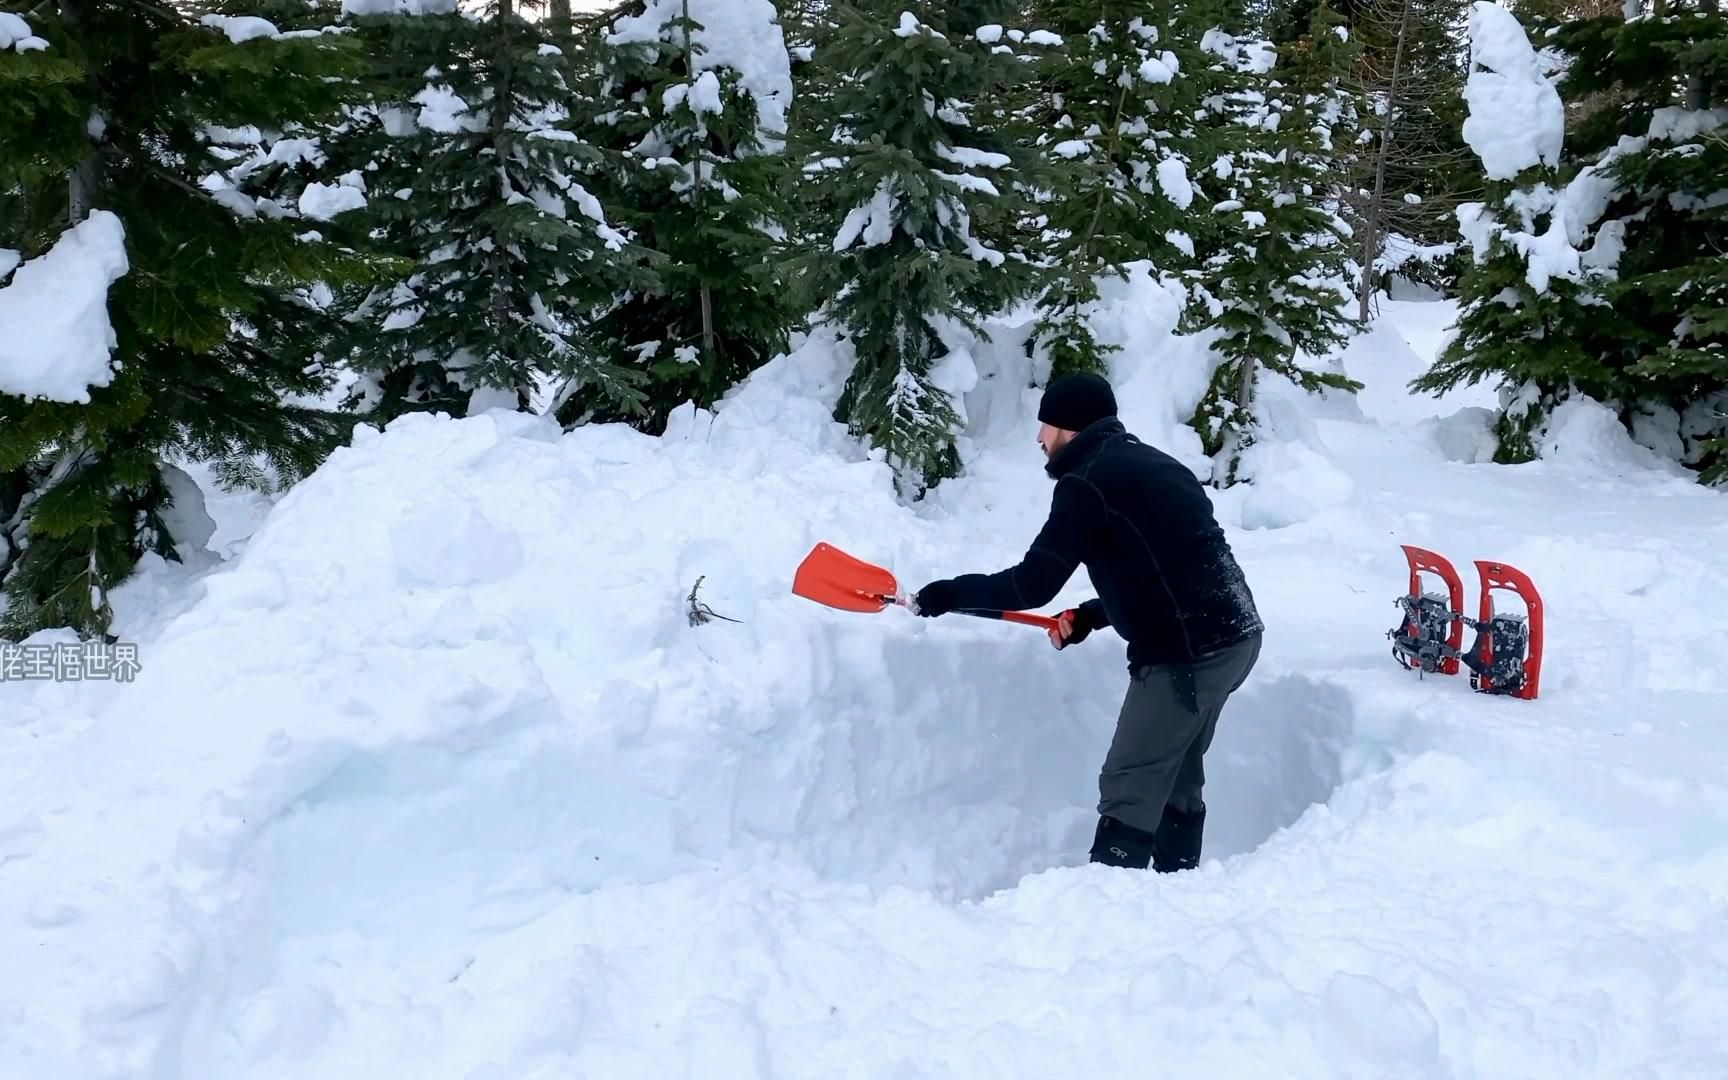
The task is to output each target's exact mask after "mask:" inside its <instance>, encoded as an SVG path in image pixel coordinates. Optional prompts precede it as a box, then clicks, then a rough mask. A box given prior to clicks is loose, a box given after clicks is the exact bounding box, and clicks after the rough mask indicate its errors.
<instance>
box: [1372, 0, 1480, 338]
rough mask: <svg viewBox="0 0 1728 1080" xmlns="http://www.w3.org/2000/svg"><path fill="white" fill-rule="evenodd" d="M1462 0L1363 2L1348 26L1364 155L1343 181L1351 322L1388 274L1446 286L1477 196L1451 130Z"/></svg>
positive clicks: (1461, 67)
mask: <svg viewBox="0 0 1728 1080" xmlns="http://www.w3.org/2000/svg"><path fill="white" fill-rule="evenodd" d="M1466 8H1467V4H1466V3H1465V0H1362V2H1360V3H1358V4H1357V5H1356V11H1355V16H1354V18H1353V19H1352V20H1351V25H1350V30H1351V34H1352V37H1353V38H1354V39H1355V40H1356V42H1357V43H1358V44H1359V45H1360V46H1361V49H1362V51H1361V58H1360V60H1359V61H1358V62H1357V64H1356V71H1355V74H1354V79H1355V81H1356V82H1357V83H1359V84H1360V86H1361V88H1362V90H1363V93H1364V94H1365V96H1366V97H1367V99H1368V100H1369V102H1370V107H1369V109H1368V112H1369V114H1370V115H1369V116H1368V117H1367V122H1366V125H1365V127H1366V130H1365V132H1364V142H1363V151H1364V152H1363V153H1362V154H1361V155H1360V156H1359V158H1358V159H1357V162H1358V168H1356V169H1355V170H1354V171H1353V172H1352V173H1351V174H1350V176H1349V177H1348V181H1347V185H1346V186H1347V189H1348V190H1347V192H1346V196H1345V207H1346V217H1347V218H1348V220H1349V221H1350V223H1351V225H1352V227H1353V229H1354V230H1355V232H1356V236H1357V245H1356V247H1355V253H1356V256H1355V257H1356V261H1357V263H1358V265H1359V266H1360V267H1361V280H1360V282H1359V284H1358V286H1357V319H1358V321H1360V322H1363V323H1366V322H1367V321H1368V320H1369V318H1370V316H1371V314H1372V310H1371V308H1372V300H1373V293H1374V290H1375V289H1376V288H1377V287H1381V286H1383V285H1384V284H1385V282H1386V279H1387V278H1388V277H1389V276H1390V275H1392V274H1398V275H1399V276H1402V277H1404V278H1406V279H1408V280H1412V281H1416V282H1420V283H1422V284H1426V285H1429V286H1431V287H1435V288H1448V287H1450V286H1451V285H1452V284H1454V283H1455V277H1456V274H1455V265H1454V260H1452V259H1451V258H1450V257H1448V254H1447V253H1448V251H1449V249H1450V248H1451V247H1452V246H1453V245H1454V241H1455V240H1456V238H1457V233H1458V222H1457V216H1456V211H1457V208H1458V206H1459V205H1461V204H1462V203H1464V202H1465V201H1468V200H1470V199H1474V198H1478V197H1480V195H1481V186H1482V185H1481V175H1480V170H1479V169H1478V168H1477V163H1476V159H1475V156H1474V155H1473V154H1471V153H1470V149H1469V147H1468V146H1466V145H1465V143H1464V140H1463V137H1462V135H1461V133H1460V127H1461V125H1462V123H1463V119H1464V96H1463V89H1464V72H1465V68H1466V67H1467V65H1468V56H1467V53H1466V51H1465V49H1464V48H1463V45H1462V43H1461V41H1460V38H1461V36H1462V35H1461V33H1460V31H1461V29H1462V27H1463V24H1464V12H1465V10H1466Z"/></svg>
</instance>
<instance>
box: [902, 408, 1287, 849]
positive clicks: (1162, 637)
mask: <svg viewBox="0 0 1728 1080" xmlns="http://www.w3.org/2000/svg"><path fill="white" fill-rule="evenodd" d="M1038 420H1039V423H1040V426H1039V429H1038V444H1039V445H1040V446H1041V447H1043V449H1044V455H1045V457H1046V458H1047V459H1048V461H1047V463H1046V465H1045V472H1046V473H1048V474H1049V476H1050V477H1051V478H1052V479H1053V480H1055V481H1056V490H1055V492H1054V494H1053V495H1052V498H1051V504H1050V516H1049V519H1048V520H1047V521H1046V522H1045V523H1044V527H1043V528H1042V529H1041V530H1040V531H1039V533H1038V536H1037V538H1036V539H1034V540H1033V541H1032V547H1031V549H1030V550H1029V551H1027V553H1026V557H1025V558H1024V559H1022V560H1021V561H1020V564H1019V565H1018V566H1014V567H1012V568H1010V569H1007V570H1003V571H1002V572H1000V573H996V574H989V575H985V574H966V575H962V576H960V577H956V578H949V579H945V580H941V581H933V582H931V583H930V584H928V585H926V586H925V587H924V588H923V589H921V590H920V591H919V592H918V595H917V598H916V604H917V610H918V613H919V614H920V615H924V616H938V615H943V614H946V613H948V612H950V611H954V610H956V609H961V608H967V609H974V610H988V611H1021V610H1025V609H1028V608H1036V607H1039V606H1041V605H1044V604H1048V603H1049V602H1050V601H1051V600H1053V599H1055V597H1056V594H1057V593H1058V592H1060V591H1061V589H1062V586H1063V585H1064V584H1066V583H1067V581H1068V578H1069V577H1070V576H1071V575H1072V574H1073V573H1074V570H1075V568H1076V567H1077V566H1080V565H1082V564H1083V565H1084V566H1085V567H1086V572H1087V575H1088V576H1089V577H1090V578H1091V579H1092V584H1093V587H1094V588H1096V589H1097V591H1098V597H1097V599H1094V600H1088V601H1086V602H1085V603H1083V604H1081V605H1080V606H1079V607H1077V608H1071V609H1069V610H1068V611H1064V612H1063V613H1062V614H1061V615H1060V616H1058V619H1059V627H1058V628H1057V629H1053V630H1051V631H1050V640H1051V644H1053V645H1055V646H1056V647H1057V648H1058V649H1061V648H1066V647H1067V646H1069V645H1077V644H1079V643H1080V642H1082V641H1084V640H1086V637H1087V635H1088V634H1090V633H1091V632H1092V631H1094V630H1098V629H1101V628H1103V627H1107V626H1108V627H1112V628H1114V629H1115V630H1116V631H1117V633H1119V634H1120V635H1121V636H1122V637H1123V638H1125V639H1126V640H1127V642H1128V670H1129V676H1130V681H1129V684H1128V692H1127V696H1126V697H1125V698H1124V700H1123V702H1122V710H1121V713H1120V715H1119V716H1118V717H1117V720H1116V735H1115V738H1114V739H1113V740H1112V742H1111V744H1110V750H1109V752H1108V753H1107V754H1106V755H1105V758H1104V767H1103V770H1102V772H1101V773H1100V775H1099V778H1098V795H1099V800H1098V815H1099V817H1098V829H1097V833H1096V835H1095V836H1094V837H1093V841H1092V861H1093V862H1101V863H1106V864H1109V865H1112V866H1127V867H1135V868H1138V869H1145V868H1146V866H1147V865H1148V863H1150V864H1151V865H1152V867H1153V868H1154V869H1156V870H1158V871H1162V872H1169V871H1174V870H1184V869H1191V868H1193V867H1195V866H1198V865H1199V864H1200V841H1201V833H1202V829H1203V826H1204V824H1205V818H1206V804H1205V803H1204V802H1203V801H1202V800H1201V798H1200V791H1201V788H1202V786H1203V785H1204V783H1205V779H1206V775H1205V771H1204V769H1203V767H1202V758H1203V757H1204V755H1205V753H1206V750H1207V748H1208V747H1209V746H1211V744H1212V733H1213V730H1214V728H1215V727H1216V725H1217V723H1218V716H1219V713H1220V712H1222V711H1223V708H1224V703H1225V701H1226V700H1227V699H1228V698H1229V697H1230V695H1231V694H1232V693H1234V692H1235V691H1236V690H1237V688H1239V687H1240V686H1241V685H1242V683H1243V682H1244V681H1245V680H1246V679H1247V678H1248V673H1249V671H1251V670H1252V669H1253V667H1254V662H1255V660H1257V659H1258V658H1259V655H1260V637H1261V631H1262V630H1263V626H1262V624H1261V621H1260V616H1259V614H1258V612H1257V611H1256V610H1255V606H1254V597H1253V594H1252V593H1250V592H1249V590H1248V583H1247V581H1246V580H1245V579H1244V578H1243V576H1242V570H1241V568H1240V567H1239V566H1238V565H1237V563H1236V558H1235V556H1234V555H1233V554H1232V553H1231V551H1230V545H1229V543H1228V542H1226V540H1225V538H1224V532H1223V530H1222V529H1220V528H1219V527H1218V523H1217V521H1216V520H1215V519H1214V518H1213V514H1212V503H1211V501H1210V500H1209V499H1208V498H1207V496H1206V490H1205V488H1203V487H1202V486H1201V485H1200V483H1199V481H1197V480H1195V479H1194V475H1193V473H1191V472H1189V471H1188V469H1187V468H1186V467H1184V466H1183V465H1182V464H1181V463H1180V462H1178V461H1177V460H1176V459H1175V458H1172V457H1171V456H1170V455H1168V454H1165V453H1163V452H1162V451H1160V450H1157V449H1155V448H1153V447H1151V446H1148V445H1146V444H1145V443H1142V442H1141V441H1140V440H1139V439H1136V438H1135V437H1134V436H1133V435H1131V434H1129V433H1128V431H1127V430H1126V429H1125V428H1124V427H1123V426H1122V422H1121V421H1120V420H1118V419H1117V418H1116V398H1115V395H1114V393H1112V391H1111V389H1110V384H1109V383H1108V382H1106V381H1105V380H1104V379H1103V378H1101V377H1099V376H1097V375H1090V374H1081V375H1070V376H1067V377H1064V378H1061V379H1058V380H1056V381H1054V382H1052V383H1051V384H1050V386H1049V388H1048V389H1047V390H1046V391H1045V393H1044V398H1043V401H1042V403H1041V404H1040V405H1039V409H1038Z"/></svg>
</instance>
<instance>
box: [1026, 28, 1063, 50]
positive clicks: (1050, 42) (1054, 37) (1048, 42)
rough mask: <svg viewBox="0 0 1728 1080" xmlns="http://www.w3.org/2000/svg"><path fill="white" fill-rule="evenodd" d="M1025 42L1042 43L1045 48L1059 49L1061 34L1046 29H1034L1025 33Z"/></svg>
mask: <svg viewBox="0 0 1728 1080" xmlns="http://www.w3.org/2000/svg"><path fill="white" fill-rule="evenodd" d="M1026 44H1028V45H1042V46H1044V47H1045V48H1047V49H1059V48H1061V47H1062V36H1061V35H1060V34H1054V33H1051V32H1050V31H1048V30H1034V31H1032V32H1031V33H1030V34H1027V35H1026Z"/></svg>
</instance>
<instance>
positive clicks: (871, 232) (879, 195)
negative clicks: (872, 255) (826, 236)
mask: <svg viewBox="0 0 1728 1080" xmlns="http://www.w3.org/2000/svg"><path fill="white" fill-rule="evenodd" d="M894 206H895V191H894V185H893V183H892V181H889V180H884V181H883V182H882V184H881V185H880V186H879V187H877V189H876V193H875V194H874V195H872V196H871V197H870V201H869V202H867V203H865V204H864V205H862V206H855V207H853V208H852V211H851V213H849V214H847V215H846V220H845V221H843V222H841V223H840V231H839V232H838V233H836V234H835V235H834V250H835V251H845V250H846V249H847V248H850V247H851V246H852V245H853V244H854V243H857V242H858V240H859V239H860V237H862V239H863V241H864V246H865V247H876V246H878V245H880V244H886V243H887V242H888V240H889V238H890V237H892V236H893V235H894Z"/></svg>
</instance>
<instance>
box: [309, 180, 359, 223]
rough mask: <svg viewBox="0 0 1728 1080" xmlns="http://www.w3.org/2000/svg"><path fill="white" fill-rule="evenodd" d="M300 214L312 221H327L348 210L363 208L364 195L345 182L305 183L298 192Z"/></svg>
mask: <svg viewBox="0 0 1728 1080" xmlns="http://www.w3.org/2000/svg"><path fill="white" fill-rule="evenodd" d="M299 206H300V214H301V216H302V217H308V218H311V219H313V220H314V221H329V220H330V219H331V218H333V217H335V216H336V215H337V214H341V213H344V212H346V211H349V210H364V209H365V208H366V195H365V193H364V192H362V191H361V190H360V189H359V188H357V187H351V186H349V185H347V184H322V183H311V184H307V185H306V188H305V190H304V191H302V192H301V193H300V203H299Z"/></svg>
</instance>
